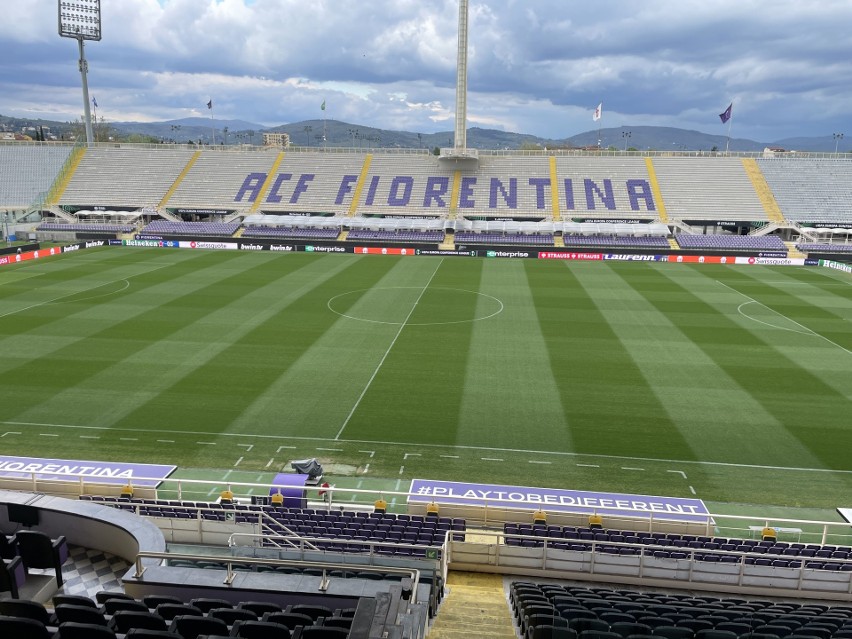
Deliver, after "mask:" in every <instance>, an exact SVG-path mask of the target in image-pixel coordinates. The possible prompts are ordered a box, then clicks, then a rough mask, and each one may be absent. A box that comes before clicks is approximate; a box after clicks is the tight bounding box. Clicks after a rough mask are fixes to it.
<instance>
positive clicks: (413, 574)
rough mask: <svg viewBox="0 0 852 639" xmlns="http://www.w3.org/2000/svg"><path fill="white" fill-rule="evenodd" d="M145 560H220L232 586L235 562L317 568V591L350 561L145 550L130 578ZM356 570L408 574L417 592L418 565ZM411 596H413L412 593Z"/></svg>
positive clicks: (142, 569) (142, 570)
mask: <svg viewBox="0 0 852 639" xmlns="http://www.w3.org/2000/svg"><path fill="white" fill-rule="evenodd" d="M144 559H159V560H171V561H205V562H217V563H221V564H222V565H223V566H225V571H226V574H225V580H224V581H223V582H222V583H223V584H225V585H231V583H232V582H233V581H234V577H236V575H237V572H238V571H235V570H234V564H239V565H243V566H272V567H278V566H281V567H282V568H299V569H305V568H315V569H317V570H322V579H321V581H320V587H319V590H321V591H323V592H324V591H326V590H327V589H328V584H329V581H330V579H329V577H328V574H327V573H328V571H329V570H351V569H352V566H351V564H341V563H334V562H317V561H294V560H292V559H255V558H250V557H247V558H241V557H239V558H235V557H232V556H215V555H197V554H188V553H170V552H148V551H143V552H140V553H139V554H137V555H136V560H135V561H134V564H135V568H136V572H135V573H134V575H133V577H134V578H135V579H139V578H140V577H142V575H143V574H145V571H146V570H147V568H146V567H145V566H144V565H143V560H144ZM358 571H359V572H369V573H377V574H382V575H390V574H394V575H400V576H401V577H408V578H409V579H411V585H412V593H415V594H416V593H417V587H418V586H419V585H420V570H418V569H417V568H396V567H393V566H380V567H373V566H359V567H358ZM413 596H414V595H413Z"/></svg>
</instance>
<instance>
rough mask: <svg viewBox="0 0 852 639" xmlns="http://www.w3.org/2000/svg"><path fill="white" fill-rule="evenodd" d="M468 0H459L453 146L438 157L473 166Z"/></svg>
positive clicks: (474, 158)
mask: <svg viewBox="0 0 852 639" xmlns="http://www.w3.org/2000/svg"><path fill="white" fill-rule="evenodd" d="M468 13H469V11H468V0H459V45H458V52H457V54H456V122H455V142H454V143H453V142H450V143H451V144H452V145H453V146H452V147H448V148H446V149H441V155H440V156H439V159H441V160H446V161H452V162H453V163H455V164H456V165H457V166H458V165H459V163H464V164H465V165H471V167H475V164H476V162H477V160H478V157H479V155H478V153H477V152H476V149H468V148H467V31H468ZM469 168H470V167H469Z"/></svg>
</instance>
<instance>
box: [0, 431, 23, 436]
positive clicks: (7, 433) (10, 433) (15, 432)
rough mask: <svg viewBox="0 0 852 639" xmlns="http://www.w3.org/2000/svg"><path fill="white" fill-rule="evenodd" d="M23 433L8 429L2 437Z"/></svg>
mask: <svg viewBox="0 0 852 639" xmlns="http://www.w3.org/2000/svg"><path fill="white" fill-rule="evenodd" d="M20 434H21V433H20V432H19V431H17V430H7V431H6V432H5V433H3V434H2V435H0V437H5V436H6V435H20Z"/></svg>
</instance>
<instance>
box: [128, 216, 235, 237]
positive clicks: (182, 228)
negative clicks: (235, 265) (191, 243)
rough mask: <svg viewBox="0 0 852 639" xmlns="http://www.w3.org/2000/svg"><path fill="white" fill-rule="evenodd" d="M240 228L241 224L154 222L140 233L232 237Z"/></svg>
mask: <svg viewBox="0 0 852 639" xmlns="http://www.w3.org/2000/svg"><path fill="white" fill-rule="evenodd" d="M238 228H240V223H239V222H172V221H170V220H154V221H153V222H151V223H150V224H148V225H146V226H145V227H144V228H143V229H142V230H141V231H140V233H141V234H143V235H186V236H210V237H214V236H215V237H231V236H232V235H233V234H234V233H236V232H237V229H238Z"/></svg>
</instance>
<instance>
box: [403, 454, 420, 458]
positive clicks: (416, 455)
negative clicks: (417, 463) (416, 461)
mask: <svg viewBox="0 0 852 639" xmlns="http://www.w3.org/2000/svg"><path fill="white" fill-rule="evenodd" d="M409 457H423V455H421V454H420V453H405V455H403V457H402V458H403V459H408V458H409Z"/></svg>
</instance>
